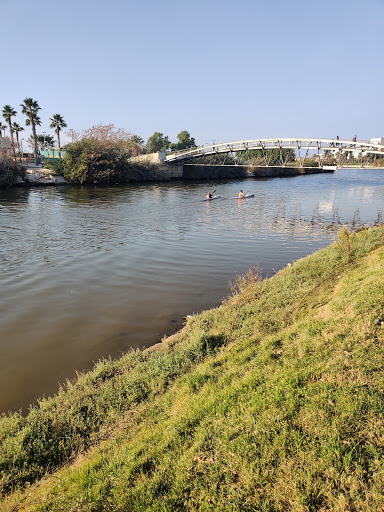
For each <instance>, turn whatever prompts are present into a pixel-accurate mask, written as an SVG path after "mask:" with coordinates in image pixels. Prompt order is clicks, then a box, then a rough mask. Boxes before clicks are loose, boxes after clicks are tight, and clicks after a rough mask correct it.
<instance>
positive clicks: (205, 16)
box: [0, 0, 384, 144]
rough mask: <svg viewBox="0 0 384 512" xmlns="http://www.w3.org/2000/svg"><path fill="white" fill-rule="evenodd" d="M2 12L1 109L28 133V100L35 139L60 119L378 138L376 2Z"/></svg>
mask: <svg viewBox="0 0 384 512" xmlns="http://www.w3.org/2000/svg"><path fill="white" fill-rule="evenodd" d="M0 16H1V20H2V23H1V27H2V28H1V36H2V37H1V39H2V51H1V54H2V59H1V63H2V72H1V75H2V77H1V80H0V106H1V108H2V107H3V105H5V104H10V105H11V106H13V107H14V108H15V109H16V110H17V111H18V115H17V118H16V119H15V120H16V121H18V122H20V123H23V125H24V118H23V116H22V115H21V113H20V110H21V108H20V103H21V102H22V101H23V99H24V98H25V97H32V98H34V99H35V100H37V101H38V102H39V104H40V106H41V107H42V110H41V118H42V121H43V125H42V127H41V128H40V129H39V132H40V133H42V132H43V131H46V132H49V131H50V129H49V118H50V117H52V115H53V114H55V113H59V114H61V115H62V116H63V117H64V119H65V120H66V122H67V123H68V129H69V128H73V129H74V130H82V129H85V128H88V127H90V126H91V125H94V124H100V123H101V124H110V123H113V124H114V125H115V126H116V127H119V128H124V129H125V130H127V131H128V132H131V133H134V134H138V135H140V136H141V137H143V138H144V139H147V138H148V137H149V136H150V135H152V134H153V133H154V132H155V131H160V132H163V133H164V134H165V135H168V136H169V138H170V139H171V140H172V141H175V140H176V139H177V134H178V133H179V132H180V131H181V130H188V131H189V132H190V133H191V135H192V136H193V137H195V139H196V142H197V143H198V144H204V143H206V142H209V143H211V142H212V140H216V141H217V142H225V141H230V140H240V139H253V138H262V137H290V136H292V137H335V136H336V135H339V136H340V138H352V137H353V136H354V135H357V137H358V138H359V139H369V138H371V137H373V136H384V125H383V118H384V116H383V114H384V89H383V83H384V66H383V42H384V38H383V33H384V31H383V23H384V0H365V1H362V0H361V1H356V0H332V1H330V0H322V1H321V2H317V1H316V2H313V1H310V0H306V1H301V0H292V1H287V0H277V1H271V0H236V1H229V0H205V1H204V0H194V1H182V0H179V1H176V0H163V1H158V0H147V1H145V0H142V1H141V2H137V1H132V0H76V1H75V0H65V1H64V0H61V1H57V0H56V1H55V0H53V1H52V0H49V1H48V0H34V1H31V0H0ZM29 132H30V129H29V128H28V127H27V128H26V132H23V136H24V137H28V135H29Z"/></svg>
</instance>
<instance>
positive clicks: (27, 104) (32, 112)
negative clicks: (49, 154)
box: [20, 98, 41, 165]
mask: <svg viewBox="0 0 384 512" xmlns="http://www.w3.org/2000/svg"><path fill="white" fill-rule="evenodd" d="M20 106H21V107H22V109H21V111H22V113H23V114H24V115H26V116H27V120H26V121H25V124H26V125H27V126H29V125H31V126H32V135H33V141H34V143H35V164H36V165H38V163H39V150H38V148H37V137H36V125H38V126H40V124H41V120H40V117H39V116H38V115H37V113H38V111H39V110H41V108H40V107H39V104H38V103H37V101H35V100H34V99H33V98H25V100H24V101H23V103H21V105H20Z"/></svg>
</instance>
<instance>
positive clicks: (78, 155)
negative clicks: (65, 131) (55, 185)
mask: <svg viewBox="0 0 384 512" xmlns="http://www.w3.org/2000/svg"><path fill="white" fill-rule="evenodd" d="M129 157H130V151H129V147H128V145H127V143H126V142H125V141H122V140H121V141H112V140H99V139H97V138H88V139H82V140H80V141H78V142H74V143H73V144H69V145H68V146H67V148H66V153H65V157H64V158H63V175H64V177H65V178H66V179H68V180H69V181H72V182H74V183H124V182H127V181H128V180H129V174H130V168H129V165H128V159H129Z"/></svg>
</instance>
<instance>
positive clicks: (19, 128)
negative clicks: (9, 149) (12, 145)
mask: <svg viewBox="0 0 384 512" xmlns="http://www.w3.org/2000/svg"><path fill="white" fill-rule="evenodd" d="M12 130H13V131H14V132H15V133H16V141H17V147H18V150H19V154H20V142H19V132H22V131H23V130H24V128H23V127H22V126H20V125H19V123H13V125H12Z"/></svg>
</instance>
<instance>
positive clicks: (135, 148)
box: [129, 135, 144, 156]
mask: <svg viewBox="0 0 384 512" xmlns="http://www.w3.org/2000/svg"><path fill="white" fill-rule="evenodd" d="M129 140H130V142H131V145H132V154H133V156H137V155H139V154H140V153H141V152H142V150H143V147H144V139H143V138H141V137H140V135H132V136H131V138H130V139H129Z"/></svg>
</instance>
